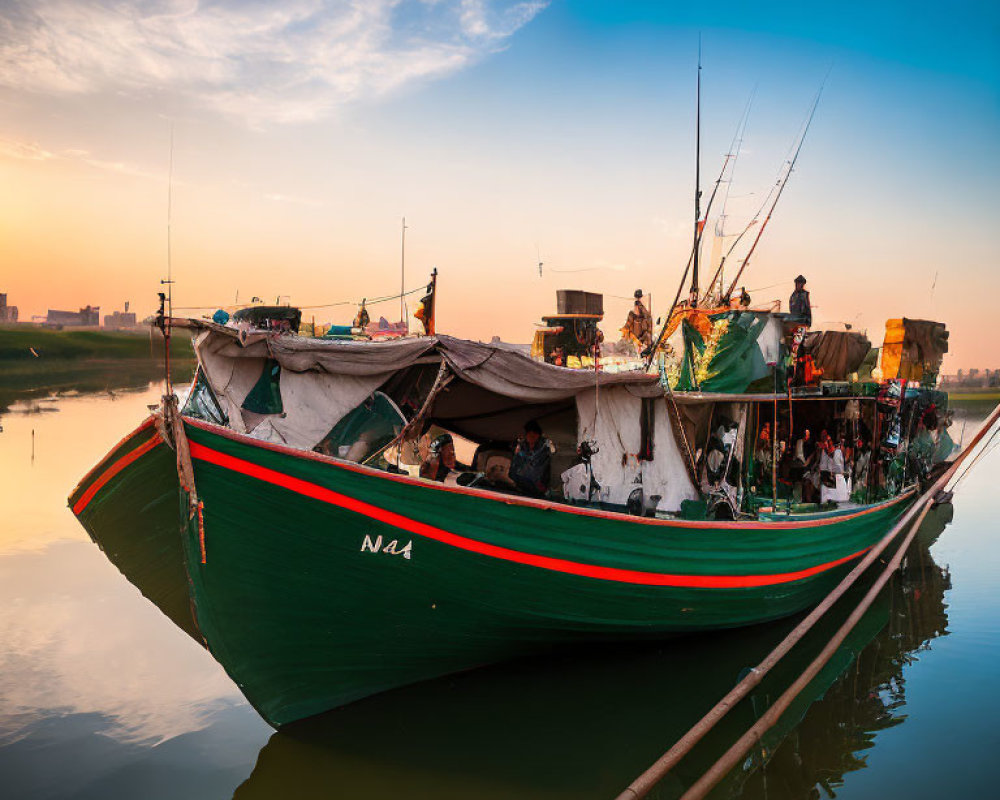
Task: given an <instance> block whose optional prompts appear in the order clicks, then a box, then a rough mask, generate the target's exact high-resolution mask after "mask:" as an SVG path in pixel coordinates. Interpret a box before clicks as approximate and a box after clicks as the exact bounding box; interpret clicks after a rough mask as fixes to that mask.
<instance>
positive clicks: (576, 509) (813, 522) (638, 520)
mask: <svg viewBox="0 0 1000 800" xmlns="http://www.w3.org/2000/svg"><path fill="white" fill-rule="evenodd" d="M184 424H185V425H189V426H191V427H193V428H198V429H200V430H203V431H206V432H207V433H210V434H211V435H212V436H219V437H222V438H224V439H229V440H230V441H234V442H239V443H240V444H241V445H244V446H246V447H256V448H260V449H262V450H270V451H272V452H274V453H282V454H283V455H286V456H291V457H292V458H297V459H299V460H302V461H312V462H314V463H319V464H327V465H329V466H330V467H333V468H334V469H342V470H347V471H349V472H355V473H359V474H361V475H370V476H372V477H377V478H378V479H380V480H386V481H393V482H395V483H408V484H410V485H416V486H420V487H422V488H424V489H426V490H427V491H433V492H448V493H451V494H464V495H471V496H473V497H478V498H481V499H483V500H489V501H491V502H499V503H503V504H505V505H517V506H528V507H530V508H542V509H545V510H547V511H558V512H559V513H561V514H573V515H575V516H580V517H597V518H600V519H617V520H623V519H624V520H628V522H629V523H631V524H633V525H650V526H652V527H662V528H672V529H676V528H686V529H688V530H692V531H694V530H719V529H720V528H721V529H730V530H771V531H773V530H782V531H788V530H795V529H799V528H814V527H818V526H821V525H835V524H837V523H838V522H843V521H845V520H849V519H855V518H857V517H861V516H863V515H865V514H870V513H871V512H873V511H880V510H881V509H883V508H888V507H889V506H892V505H896V504H897V503H903V502H905V501H907V500H908V499H910V498H911V497H912V495H913V494H914V493H915V491H916V489H915V488H913V487H911V488H909V489H906V490H904V491H903V492H902V493H901V494H899V495H897V496H896V497H893V498H891V499H889V500H883V501H882V502H881V503H876V504H874V505H871V506H867V507H865V508H863V509H861V510H860V511H852V512H850V513H848V514H840V515H838V516H836V517H825V518H822V519H810V520H787V521H786V520H779V519H775V520H771V521H768V522H754V521H747V520H741V521H739V522H728V521H726V520H713V521H706V520H688V519H655V518H652V517H634V516H631V515H630V514H627V513H624V512H618V511H602V510H600V509H596V508H584V507H583V506H568V505H565V504H563V503H557V502H554V501H552V500H542V499H538V498H533V497H514V496H512V495H508V494H500V493H498V492H493V491H490V490H489V489H469V488H466V487H463V486H446V485H445V484H443V483H437V482H428V481H425V480H423V479H422V478H411V477H410V476H409V475H398V474H394V473H391V472H384V471H382V470H379V469H376V468H374V467H366V466H364V465H363V464H355V463H353V462H351V461H343V460H342V459H339V458H333V457H332V456H325V455H322V454H320V453H315V452H312V451H310V450H299V449H296V448H294V447H288V446H287V445H281V444H275V443H274V442H265V441H261V440H260V439H253V438H251V437H249V436H247V435H246V434H241V433H236V432H235V431H233V430H231V429H229V428H223V427H221V426H219V425H215V424H214V423H211V422H205V421H204V420H199V419H194V418H193V417H185V418H184Z"/></svg>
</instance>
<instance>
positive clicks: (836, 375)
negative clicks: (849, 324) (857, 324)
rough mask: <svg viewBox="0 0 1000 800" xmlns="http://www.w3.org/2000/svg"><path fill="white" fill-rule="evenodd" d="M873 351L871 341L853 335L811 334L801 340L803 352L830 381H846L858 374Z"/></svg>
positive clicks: (847, 333) (825, 332)
mask: <svg viewBox="0 0 1000 800" xmlns="http://www.w3.org/2000/svg"><path fill="white" fill-rule="evenodd" d="M871 348H872V343H871V342H870V341H868V337H867V336H865V335H864V334H863V333H855V332H854V331H810V332H809V333H807V334H806V336H805V339H803V340H802V349H803V350H804V351H805V352H806V353H808V354H809V355H811V356H812V359H813V361H814V362H815V363H816V366H817V367H819V368H820V369H822V370H823V377H824V378H825V379H827V380H831V381H844V380H847V378H848V377H849V376H850V375H851V373H854V372H857V371H858V368H859V367H860V366H861V364H862V362H863V361H864V360H865V356H867V355H868V353H869V351H870V350H871Z"/></svg>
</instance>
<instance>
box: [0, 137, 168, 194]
mask: <svg viewBox="0 0 1000 800" xmlns="http://www.w3.org/2000/svg"><path fill="white" fill-rule="evenodd" d="M0 159H9V160H16V161H50V162H53V163H58V162H72V163H77V164H84V165H86V166H88V167H92V168H93V169H99V170H104V171H106V172H114V173H116V174H118V175H127V176H129V177H132V178H143V179H145V180H156V181H165V180H166V179H167V176H166V173H156V172H150V171H149V170H144V169H141V168H140V167H136V166H134V165H132V164H127V163H125V162H123V161H107V160H105V159H101V158H97V157H95V156H94V155H93V154H92V153H91V152H90V151H89V150H81V149H78V148H68V149H65V150H59V151H53V150H48V149H46V148H45V147H43V146H42V145H40V144H39V143H38V142H35V141H25V140H21V139H4V138H0ZM175 183H177V181H175Z"/></svg>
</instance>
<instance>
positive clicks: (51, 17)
mask: <svg viewBox="0 0 1000 800" xmlns="http://www.w3.org/2000/svg"><path fill="white" fill-rule="evenodd" d="M547 4H548V2H547V0H538V1H537V2H536V1H531V2H510V1H509V0H493V1H492V2H491V1H490V0H286V2H283V3H281V4H272V3H269V2H264V1H263V0H256V1H255V0H250V1H249V2H247V0H221V2H211V1H207V2H199V1H198V0H154V1H153V2H141V1H140V0H10V1H9V2H6V3H3V4H2V5H0V84H2V85H5V86H8V87H11V88H14V89H19V90H24V91H31V92H44V93H98V92H109V91H118V92H121V91H124V92H127V93H140V92H150V91H153V92H155V91H171V92H177V93H180V94H182V95H184V96H187V97H190V98H192V99H194V100H195V101H196V102H197V103H199V104H201V105H202V106H205V107H208V108H211V109H214V110H217V111H219V112H222V113H224V114H229V115H233V116H237V117H240V118H243V119H246V120H248V121H250V122H251V123H266V122H296V121H305V120H313V119H318V118H321V117H323V116H326V115H328V114H330V113H331V112H332V111H333V110H335V109H336V108H337V107H339V106H341V105H343V104H344V103H348V102H351V101H355V100H359V99H369V98H378V97H381V96H384V95H386V94H388V93H391V92H393V91H395V90H398V89H399V88H400V87H402V86H404V85H407V84H410V83H412V82H414V81H418V80H424V79H432V78H440V77H442V76H445V75H449V74H451V73H454V72H457V71H459V70H461V69H462V68H464V67H467V66H469V65H470V64H473V63H475V62H476V61H477V60H479V59H481V58H483V57H485V56H486V55H489V54H490V53H493V52H496V51H497V50H500V49H502V48H503V47H504V46H505V43H506V41H507V40H508V39H509V38H510V37H511V36H512V35H513V34H514V33H516V32H517V31H518V30H519V29H520V28H521V27H522V26H524V25H525V24H527V23H528V22H530V21H531V20H532V19H533V18H534V17H535V15H537V14H538V13H539V12H540V11H541V10H542V9H543V8H545V6H546V5H547Z"/></svg>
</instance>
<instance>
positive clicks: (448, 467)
mask: <svg viewBox="0 0 1000 800" xmlns="http://www.w3.org/2000/svg"><path fill="white" fill-rule="evenodd" d="M453 469H455V440H454V439H453V438H452V436H451V434H450V433H442V434H441V435H439V436H436V437H435V438H434V439H432V440H431V443H430V445H429V447H428V448H427V458H426V459H424V462H423V463H422V464H421V465H420V477H421V478H426V479H427V480H431V481H438V482H443V481H444V479H445V478H447V477H448V474H449V473H450V472H451V471H452V470H453Z"/></svg>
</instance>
